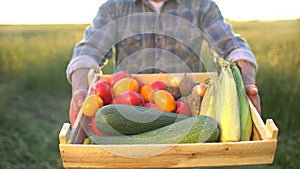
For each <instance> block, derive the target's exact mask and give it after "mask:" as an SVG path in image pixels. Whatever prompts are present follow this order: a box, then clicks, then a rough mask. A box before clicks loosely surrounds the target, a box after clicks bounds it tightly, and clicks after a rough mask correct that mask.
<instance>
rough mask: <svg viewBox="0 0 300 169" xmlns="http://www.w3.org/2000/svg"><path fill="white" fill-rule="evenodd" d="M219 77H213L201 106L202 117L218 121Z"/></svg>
mask: <svg viewBox="0 0 300 169" xmlns="http://www.w3.org/2000/svg"><path fill="white" fill-rule="evenodd" d="M217 85H218V77H217V76H215V77H211V78H210V80H209V82H208V84H207V87H206V92H205V95H204V97H203V99H202V102H201V106H200V115H204V116H210V117H212V118H214V119H216V97H217V96H216V95H217V91H218V86H217Z"/></svg>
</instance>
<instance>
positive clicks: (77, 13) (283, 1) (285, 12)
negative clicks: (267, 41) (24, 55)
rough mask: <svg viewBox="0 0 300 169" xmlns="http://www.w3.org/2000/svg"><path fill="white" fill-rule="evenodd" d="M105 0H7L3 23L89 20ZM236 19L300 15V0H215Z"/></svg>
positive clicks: (1, 6)
mask: <svg viewBox="0 0 300 169" xmlns="http://www.w3.org/2000/svg"><path fill="white" fill-rule="evenodd" d="M105 1H106V0H7V1H2V2H0V24H73V23H75V24H76V23H79V24H81V23H90V22H91V21H92V20H93V18H94V16H95V15H96V13H97V10H98V8H99V6H101V4H103V3H104V2H105ZM215 2H216V3H217V4H218V6H219V8H220V9H221V11H222V14H223V16H224V17H225V18H228V19H230V20H235V21H249V20H290V19H299V18H300V1H299V0H215Z"/></svg>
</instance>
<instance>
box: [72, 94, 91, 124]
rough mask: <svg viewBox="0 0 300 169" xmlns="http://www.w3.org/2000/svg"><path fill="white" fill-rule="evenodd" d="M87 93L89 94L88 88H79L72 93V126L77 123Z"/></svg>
mask: <svg viewBox="0 0 300 169" xmlns="http://www.w3.org/2000/svg"><path fill="white" fill-rule="evenodd" d="M86 95H87V90H86V89H78V90H76V91H75V92H74V93H73V95H72V99H71V102H70V111H69V118H70V122H71V125H72V126H73V125H74V124H75V121H76V118H77V115H78V112H79V110H80V108H81V106H82V103H83V101H84V99H85V97H86Z"/></svg>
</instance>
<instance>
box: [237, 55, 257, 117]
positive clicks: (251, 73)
mask: <svg viewBox="0 0 300 169" xmlns="http://www.w3.org/2000/svg"><path fill="white" fill-rule="evenodd" d="M237 65H238V66H239V68H240V70H241V74H242V78H243V81H244V85H245V89H246V92H247V95H248V97H249V99H250V100H251V102H252V103H253V105H254V106H255V107H256V109H257V111H258V113H259V114H261V107H260V98H259V94H258V88H257V86H256V85H255V76H256V70H255V67H254V66H253V65H252V64H251V63H250V62H247V61H244V60H238V61H237Z"/></svg>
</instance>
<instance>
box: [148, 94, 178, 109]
mask: <svg viewBox="0 0 300 169" xmlns="http://www.w3.org/2000/svg"><path fill="white" fill-rule="evenodd" d="M153 100H154V103H155V104H156V106H157V107H158V108H159V109H160V110H162V111H165V112H174V111H175V110H176V102H175V99H174V97H173V96H172V94H171V93H169V92H168V91H166V90H157V91H155V92H154V94H153Z"/></svg>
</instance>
